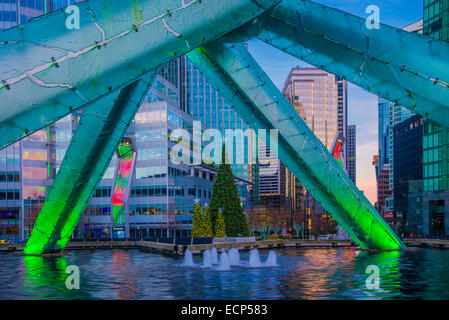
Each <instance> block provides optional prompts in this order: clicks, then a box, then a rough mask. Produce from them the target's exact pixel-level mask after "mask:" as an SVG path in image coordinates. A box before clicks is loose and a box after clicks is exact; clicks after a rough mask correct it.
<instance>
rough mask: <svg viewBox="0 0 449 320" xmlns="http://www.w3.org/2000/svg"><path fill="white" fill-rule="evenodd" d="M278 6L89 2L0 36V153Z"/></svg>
mask: <svg viewBox="0 0 449 320" xmlns="http://www.w3.org/2000/svg"><path fill="white" fill-rule="evenodd" d="M279 1H280V0H226V1H222V0H208V1H200V0H177V1H174V0H159V1H154V0H139V1H137V0H120V1H117V0H87V1H83V2H79V3H77V4H76V5H77V6H78V7H79V9H80V25H81V28H80V29H79V30H67V28H66V19H67V14H66V13H65V12H64V9H60V10H57V11H54V12H51V13H49V14H46V15H43V16H40V17H37V18H34V19H32V20H31V21H29V22H27V23H25V24H23V25H19V26H16V27H14V28H11V29H8V30H5V31H2V32H0V148H3V147H6V146H7V145H9V144H12V143H14V142H15V141H18V140H20V139H21V138H23V137H25V136H27V135H28V134H30V133H33V132H35V131H36V130H39V129H41V128H43V127H45V125H48V124H51V123H53V122H54V121H56V120H58V119H60V118H62V117H64V116H66V115H68V114H70V113H71V112H72V111H74V110H76V109H78V108H84V107H86V106H87V105H89V104H91V103H94V102H95V101H96V100H98V99H100V98H102V97H104V96H106V95H108V94H109V93H111V92H113V91H114V90H117V89H120V88H123V87H124V86H126V85H129V84H131V83H133V82H135V81H136V80H138V79H140V78H141V77H142V75H144V74H145V73H147V72H149V71H150V70H153V69H154V68H156V67H158V66H160V65H162V64H164V63H166V62H168V61H170V60H172V59H174V58H176V57H178V56H181V55H183V54H185V53H186V52H188V51H190V50H192V49H194V48H196V47H198V46H200V45H203V44H205V43H207V42H208V41H211V40H214V39H217V38H219V37H220V36H222V35H224V34H225V33H227V32H229V31H232V30H233V29H235V28H237V27H239V26H241V25H243V24H244V23H246V22H248V21H250V20H251V19H253V18H254V17H257V16H258V15H260V14H261V13H263V12H265V11H266V10H267V9H268V8H271V7H272V6H273V5H275V4H276V3H279Z"/></svg>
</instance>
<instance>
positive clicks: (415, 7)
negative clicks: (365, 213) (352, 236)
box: [249, 0, 423, 204]
mask: <svg viewBox="0 0 449 320" xmlns="http://www.w3.org/2000/svg"><path fill="white" fill-rule="evenodd" d="M316 2H319V3H321V4H324V5H328V6H331V7H334V8H338V9H341V10H345V11H348V12H350V13H352V14H355V15H357V16H360V17H367V14H365V10H366V7H368V6H369V5H377V6H378V7H379V9H380V21H381V23H384V24H388V25H391V26H395V27H398V28H402V27H404V26H405V25H407V24H409V23H411V22H414V21H416V20H419V19H421V18H422V15H423V0H382V1H374V0H369V1H366V0H316ZM249 50H250V52H251V53H252V54H253V55H254V57H255V59H256V60H257V61H258V62H259V63H260V65H261V66H262V67H263V69H264V70H265V72H266V73H267V74H268V75H269V76H270V77H271V79H272V80H273V82H274V83H275V84H276V85H277V86H278V87H279V88H280V89H282V87H283V85H284V81H285V79H286V77H287V75H288V73H289V72H290V69H291V68H293V67H295V66H297V65H300V66H306V64H305V63H304V62H302V61H301V60H298V59H296V58H293V57H291V56H289V55H286V54H284V53H283V52H281V51H279V50H277V49H274V48H271V47H270V46H268V45H266V44H265V43H263V42H261V41H258V40H252V41H250V43H249ZM348 113H349V118H348V124H355V125H356V126H357V186H358V187H359V189H360V190H363V191H364V192H365V194H366V196H367V197H368V199H369V200H370V201H371V202H372V203H373V204H374V202H375V201H376V197H377V196H376V178H375V174H374V167H373V166H372V164H371V163H372V158H373V155H375V154H377V118H378V115H377V96H375V95H372V94H370V93H368V92H366V91H365V90H363V89H361V88H359V87H357V86H354V85H352V84H350V85H349V103H348Z"/></svg>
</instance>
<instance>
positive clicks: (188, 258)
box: [181, 249, 194, 267]
mask: <svg viewBox="0 0 449 320" xmlns="http://www.w3.org/2000/svg"><path fill="white" fill-rule="evenodd" d="M181 265H182V266H184V267H193V266H194V263H193V255H192V251H190V250H189V249H187V250H186V253H185V254H184V260H183V262H182V264H181Z"/></svg>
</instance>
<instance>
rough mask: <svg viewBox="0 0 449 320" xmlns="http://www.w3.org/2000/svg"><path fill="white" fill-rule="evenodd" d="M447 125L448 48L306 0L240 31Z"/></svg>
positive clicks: (291, 0) (287, 0)
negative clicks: (369, 26)
mask: <svg viewBox="0 0 449 320" xmlns="http://www.w3.org/2000/svg"><path fill="white" fill-rule="evenodd" d="M245 35H246V37H247V38H249V37H252V36H257V37H258V38H259V39H261V40H263V41H265V42H266V43H268V44H270V45H272V46H274V47H276V48H278V49H281V50H283V51H285V52H286V53H289V54H291V55H293V56H295V57H298V58H300V59H301V60H303V61H305V62H307V63H309V64H312V65H314V66H316V67H318V68H320V69H323V70H326V71H328V72H330V73H333V74H335V75H338V76H340V77H342V78H344V79H346V80H348V81H350V82H352V83H354V84H356V85H358V86H360V87H362V88H364V89H366V90H368V91H370V92H372V93H374V94H376V95H379V96H381V97H383V98H385V99H387V100H389V101H392V102H395V103H396V104H398V105H401V106H404V107H406V108H408V109H411V110H413V111H415V112H416V113H419V114H421V115H423V116H425V117H427V118H429V119H431V120H433V121H435V122H437V123H440V124H442V125H445V126H449V104H448V101H449V86H448V84H449V65H448V57H449V44H447V43H444V42H441V41H438V40H433V39H431V38H429V37H427V36H424V35H421V34H418V33H409V32H406V31H404V30H400V29H397V28H394V27H391V26H388V25H385V24H381V25H380V29H372V30H369V29H367V27H366V18H359V17H356V16H353V15H351V14H349V13H347V12H344V11H340V10H336V9H333V8H330V7H326V6H323V5H321V4H317V3H314V2H311V1H309V0H283V1H282V3H280V4H279V5H278V6H276V7H275V9H274V10H273V11H271V12H270V13H269V14H267V15H264V17H263V19H257V21H254V22H253V23H251V24H248V25H246V26H245V27H244V29H242V30H239V32H238V33H237V34H236V37H237V38H239V37H240V38H242V37H244V36H245Z"/></svg>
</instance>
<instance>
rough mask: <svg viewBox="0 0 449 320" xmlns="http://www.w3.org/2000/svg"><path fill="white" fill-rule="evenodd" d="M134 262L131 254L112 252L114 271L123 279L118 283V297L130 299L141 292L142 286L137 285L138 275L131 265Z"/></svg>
mask: <svg viewBox="0 0 449 320" xmlns="http://www.w3.org/2000/svg"><path fill="white" fill-rule="evenodd" d="M131 263H132V261H131V259H130V256H129V255H128V254H127V253H126V252H124V251H115V250H114V251H113V252H112V266H113V268H112V270H111V271H112V273H113V274H119V276H120V278H121V279H122V280H121V281H120V283H117V284H116V286H115V287H116V289H118V293H117V299H119V300H130V299H133V298H137V297H138V295H139V294H140V293H141V290H140V288H139V287H138V285H137V282H136V279H137V275H136V274H135V273H133V272H131V271H130V270H131V269H132V268H129V265H130V264H131Z"/></svg>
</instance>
